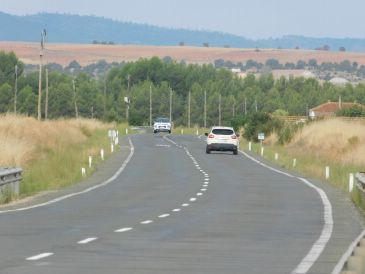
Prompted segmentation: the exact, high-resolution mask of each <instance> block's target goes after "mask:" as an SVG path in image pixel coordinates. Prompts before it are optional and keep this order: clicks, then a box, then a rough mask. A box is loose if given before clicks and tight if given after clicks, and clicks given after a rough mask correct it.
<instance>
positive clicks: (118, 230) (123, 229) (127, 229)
mask: <svg viewBox="0 0 365 274" xmlns="http://www.w3.org/2000/svg"><path fill="white" fill-rule="evenodd" d="M132 229H133V228H132V227H123V228H120V229H117V230H115V231H114V232H127V231H131V230H132Z"/></svg>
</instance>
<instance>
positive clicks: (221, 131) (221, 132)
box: [212, 128, 233, 135]
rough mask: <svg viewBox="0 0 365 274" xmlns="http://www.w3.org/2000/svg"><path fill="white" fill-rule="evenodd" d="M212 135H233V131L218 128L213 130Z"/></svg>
mask: <svg viewBox="0 0 365 274" xmlns="http://www.w3.org/2000/svg"><path fill="white" fill-rule="evenodd" d="M212 133H213V134H216V135H233V130H231V129H222V128H216V129H213V131H212Z"/></svg>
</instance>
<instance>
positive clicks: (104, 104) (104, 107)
mask: <svg viewBox="0 0 365 274" xmlns="http://www.w3.org/2000/svg"><path fill="white" fill-rule="evenodd" d="M103 110H104V117H105V115H106V76H105V78H104V102H103Z"/></svg>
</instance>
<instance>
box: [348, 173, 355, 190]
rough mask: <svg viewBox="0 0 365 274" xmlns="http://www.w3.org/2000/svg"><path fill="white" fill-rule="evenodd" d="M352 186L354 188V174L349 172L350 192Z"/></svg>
mask: <svg viewBox="0 0 365 274" xmlns="http://www.w3.org/2000/svg"><path fill="white" fill-rule="evenodd" d="M353 188H354V174H353V173H350V175H349V192H352V189H353Z"/></svg>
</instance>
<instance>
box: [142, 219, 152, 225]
mask: <svg viewBox="0 0 365 274" xmlns="http://www.w3.org/2000/svg"><path fill="white" fill-rule="evenodd" d="M150 223H153V221H152V220H146V221H143V222H141V224H142V225H147V224H150Z"/></svg>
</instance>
